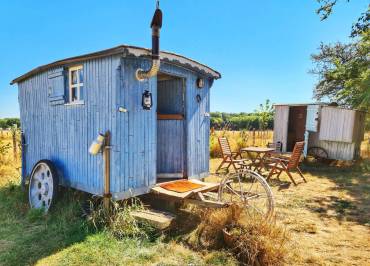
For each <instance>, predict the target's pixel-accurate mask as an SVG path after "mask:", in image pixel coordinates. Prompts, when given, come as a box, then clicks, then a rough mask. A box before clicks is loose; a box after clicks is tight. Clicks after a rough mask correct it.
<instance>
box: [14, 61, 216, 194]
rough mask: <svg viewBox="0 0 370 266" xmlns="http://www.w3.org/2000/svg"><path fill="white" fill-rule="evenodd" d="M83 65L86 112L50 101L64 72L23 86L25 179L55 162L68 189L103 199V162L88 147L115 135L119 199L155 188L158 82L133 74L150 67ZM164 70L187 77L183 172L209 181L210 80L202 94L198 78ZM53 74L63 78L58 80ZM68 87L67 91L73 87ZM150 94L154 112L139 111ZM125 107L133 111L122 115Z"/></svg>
mask: <svg viewBox="0 0 370 266" xmlns="http://www.w3.org/2000/svg"><path fill="white" fill-rule="evenodd" d="M81 64H82V65H83V68H84V104H81V105H71V104H63V103H62V101H63V99H61V98H60V95H59V94H58V93H59V92H58V93H56V92H54V91H53V92H52V93H53V101H51V99H50V97H49V89H48V86H49V84H50V80H49V77H50V72H51V71H56V72H58V71H60V69H59V70H57V69H50V70H49V71H45V72H42V73H39V74H36V75H34V76H32V77H30V78H28V79H26V80H24V81H21V82H19V84H18V85H19V103H20V114H21V124H22V130H23V131H24V134H25V141H26V145H27V149H26V154H25V161H26V164H25V169H24V172H25V174H26V175H30V173H31V170H32V167H33V166H34V165H35V163H36V162H37V161H39V160H41V159H49V160H52V161H53V162H54V163H55V164H56V166H57V168H58V169H59V170H60V172H61V173H62V175H63V179H62V180H61V181H62V183H64V184H65V185H68V186H71V187H73V188H76V189H80V190H82V191H86V192H90V193H93V194H97V195H102V194H103V159H102V155H101V154H99V155H97V156H92V155H90V154H89V153H88V147H89V145H90V144H91V142H92V141H93V140H94V139H95V138H96V137H97V135H98V133H104V132H106V131H107V130H110V131H111V132H112V140H111V145H112V154H111V188H110V189H111V192H112V194H113V196H114V198H116V199H118V198H127V197H130V196H133V195H139V194H143V193H146V192H147V191H149V189H150V187H151V186H153V185H154V184H155V183H156V174H157V166H156V165H157V116H156V109H157V79H156V78H151V79H150V80H149V81H144V82H140V81H137V80H136V78H135V71H136V70H137V68H139V67H141V68H145V69H147V68H148V67H149V64H150V62H149V61H148V60H144V59H139V58H127V57H122V56H119V55H117V56H107V57H103V58H99V59H92V60H87V61H84V62H81ZM65 67H68V66H65ZM161 71H162V72H164V73H168V74H170V75H177V76H179V77H182V78H184V81H185V85H186V86H185V106H186V110H185V120H183V121H178V123H180V122H182V123H185V125H184V126H185V131H184V132H183V134H184V135H185V136H184V140H185V142H186V143H185V144H184V146H185V147H186V150H185V151H184V153H183V154H181V156H186V158H185V159H184V160H183V161H184V166H183V167H184V168H186V171H187V175H188V176H189V177H191V178H199V177H203V176H205V175H206V174H207V173H208V171H209V170H208V169H209V151H208V147H209V146H208V145H209V144H208V143H209V117H207V116H206V115H205V114H206V113H208V112H209V86H210V84H211V81H210V80H209V79H207V78H205V81H206V82H205V87H204V88H202V89H198V88H197V86H196V79H197V78H198V77H199V75H198V74H197V73H196V72H194V71H191V70H188V69H186V68H184V67H180V66H175V65H172V64H168V63H163V64H162V65H161ZM55 75H56V76H57V77H58V78H60V76H58V75H59V74H55ZM64 76H65V77H66V75H65V74H64ZM54 81H55V80H53V82H54ZM64 82H65V84H67V80H64ZM65 89H67V86H65ZM144 90H149V91H151V92H152V96H153V107H152V109H151V110H150V111H146V110H143V108H142V106H141V96H142V93H143V92H144ZM197 94H199V95H200V97H201V102H200V103H198V102H197V99H196V96H197ZM65 96H66V97H67V92H65ZM56 98H58V99H57V101H56V100H55V99H56ZM119 107H124V108H126V109H127V110H128V112H118V109H119ZM164 123H165V122H164ZM176 123H177V122H176ZM179 128H181V125H176V126H175V127H174V131H173V132H172V133H171V134H176V130H177V131H178V130H179ZM169 134H170V133H169ZM175 148H176V147H173V149H175ZM170 152H174V150H173V151H170ZM169 154H171V153H169ZM181 160H182V159H181V158H179V161H181Z"/></svg>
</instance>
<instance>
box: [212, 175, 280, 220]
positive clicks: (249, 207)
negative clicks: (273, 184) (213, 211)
mask: <svg viewBox="0 0 370 266" xmlns="http://www.w3.org/2000/svg"><path fill="white" fill-rule="evenodd" d="M218 197H219V200H220V201H222V202H224V203H227V204H238V205H241V206H243V208H245V211H246V213H247V214H249V215H251V216H252V215H254V214H258V215H261V216H263V217H265V218H266V219H270V218H271V217H272V215H273V213H274V207H275V202H274V196H273V193H272V190H271V188H270V186H269V184H268V183H267V182H266V180H265V179H264V178H263V177H262V176H261V175H260V174H258V173H256V172H254V171H251V170H249V169H243V170H241V171H239V172H237V173H233V174H229V175H226V176H225V177H224V178H223V180H222V181H221V184H220V188H219V192H218Z"/></svg>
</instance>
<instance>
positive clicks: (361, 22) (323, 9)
mask: <svg viewBox="0 0 370 266" xmlns="http://www.w3.org/2000/svg"><path fill="white" fill-rule="evenodd" d="M316 1H317V2H318V3H319V4H320V7H319V8H318V9H317V10H316V14H318V15H319V16H320V19H321V20H326V19H327V18H328V17H329V16H330V15H331V14H332V13H333V9H334V6H335V5H336V4H337V3H338V2H339V1H340V0H316ZM343 1H346V2H350V0H343ZM369 25H370V6H369V5H368V8H367V10H366V11H365V12H364V13H362V14H361V15H360V17H359V18H358V19H357V21H356V22H355V23H354V24H353V25H352V31H351V37H356V36H358V35H361V34H363V33H364V32H366V31H367V30H368V29H369Z"/></svg>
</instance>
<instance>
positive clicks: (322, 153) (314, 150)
mask: <svg viewBox="0 0 370 266" xmlns="http://www.w3.org/2000/svg"><path fill="white" fill-rule="evenodd" d="M307 155H309V156H312V157H314V158H315V159H328V157H329V155H328V152H327V151H326V150H325V149H323V148H321V147H310V148H309V149H308V151H307Z"/></svg>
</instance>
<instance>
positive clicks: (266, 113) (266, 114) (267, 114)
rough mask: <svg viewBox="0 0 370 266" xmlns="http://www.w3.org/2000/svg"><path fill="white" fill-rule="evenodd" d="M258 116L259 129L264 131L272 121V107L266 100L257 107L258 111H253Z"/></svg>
mask: <svg viewBox="0 0 370 266" xmlns="http://www.w3.org/2000/svg"><path fill="white" fill-rule="evenodd" d="M254 112H255V113H257V115H258V116H259V122H260V129H262V130H266V129H267V128H269V126H270V125H269V122H270V121H272V120H273V116H274V106H273V105H272V104H271V102H270V100H269V99H267V100H266V101H265V103H264V104H260V105H259V109H257V110H255V111H254Z"/></svg>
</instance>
